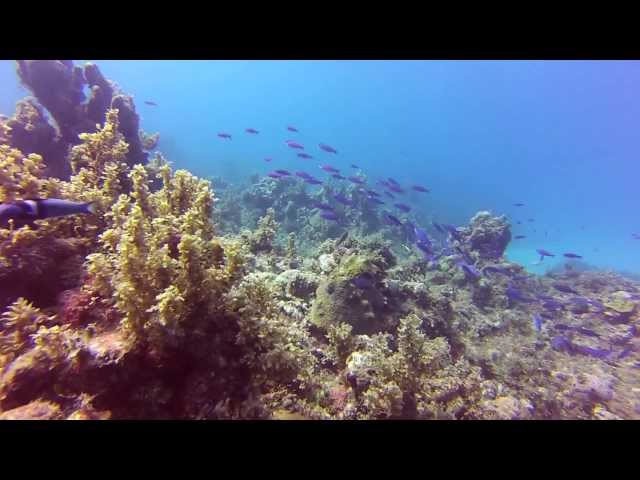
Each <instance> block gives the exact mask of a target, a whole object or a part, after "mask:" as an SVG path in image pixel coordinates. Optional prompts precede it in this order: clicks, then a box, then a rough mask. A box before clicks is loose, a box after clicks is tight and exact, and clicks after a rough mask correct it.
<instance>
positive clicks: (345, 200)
mask: <svg viewBox="0 0 640 480" xmlns="http://www.w3.org/2000/svg"><path fill="white" fill-rule="evenodd" d="M333 198H335V199H336V200H337V201H338V202H340V203H341V204H343V205H347V206H350V205H351V200H350V199H348V198H347V197H345V196H344V194H342V193H336V194H335V195H334V196H333Z"/></svg>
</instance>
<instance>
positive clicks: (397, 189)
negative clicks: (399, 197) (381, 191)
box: [386, 183, 404, 193]
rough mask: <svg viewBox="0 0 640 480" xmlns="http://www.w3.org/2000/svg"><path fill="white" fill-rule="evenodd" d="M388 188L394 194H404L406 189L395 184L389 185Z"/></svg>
mask: <svg viewBox="0 0 640 480" xmlns="http://www.w3.org/2000/svg"><path fill="white" fill-rule="evenodd" d="M386 187H387V188H388V189H389V190H391V191H392V192H396V193H404V189H403V188H402V187H399V186H398V185H396V184H394V183H390V184H388V185H386Z"/></svg>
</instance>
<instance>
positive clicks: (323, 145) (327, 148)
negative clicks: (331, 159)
mask: <svg viewBox="0 0 640 480" xmlns="http://www.w3.org/2000/svg"><path fill="white" fill-rule="evenodd" d="M318 146H319V147H320V149H321V150H324V151H325V152H329V153H338V151H337V150H336V149H335V148H333V147H332V146H330V145H327V144H326V143H321V144H319V145H318Z"/></svg>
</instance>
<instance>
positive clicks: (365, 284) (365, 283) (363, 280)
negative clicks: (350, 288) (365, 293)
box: [351, 272, 373, 290]
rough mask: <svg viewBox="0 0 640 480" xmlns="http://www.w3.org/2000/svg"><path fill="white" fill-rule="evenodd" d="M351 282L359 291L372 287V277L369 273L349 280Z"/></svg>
mask: <svg viewBox="0 0 640 480" xmlns="http://www.w3.org/2000/svg"><path fill="white" fill-rule="evenodd" d="M351 282H352V283H353V284H354V285H355V286H356V287H358V288H360V289H361V290H366V289H368V288H371V287H373V275H372V274H371V273H369V272H363V273H361V274H359V275H356V276H355V277H353V278H352V279H351Z"/></svg>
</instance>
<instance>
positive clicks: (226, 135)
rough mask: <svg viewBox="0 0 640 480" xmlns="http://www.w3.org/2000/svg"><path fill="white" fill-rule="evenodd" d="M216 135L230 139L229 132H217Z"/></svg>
mask: <svg viewBox="0 0 640 480" xmlns="http://www.w3.org/2000/svg"><path fill="white" fill-rule="evenodd" d="M218 136H219V137H220V138H227V139H229V140H231V134H230V133H225V132H220V133H218Z"/></svg>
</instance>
